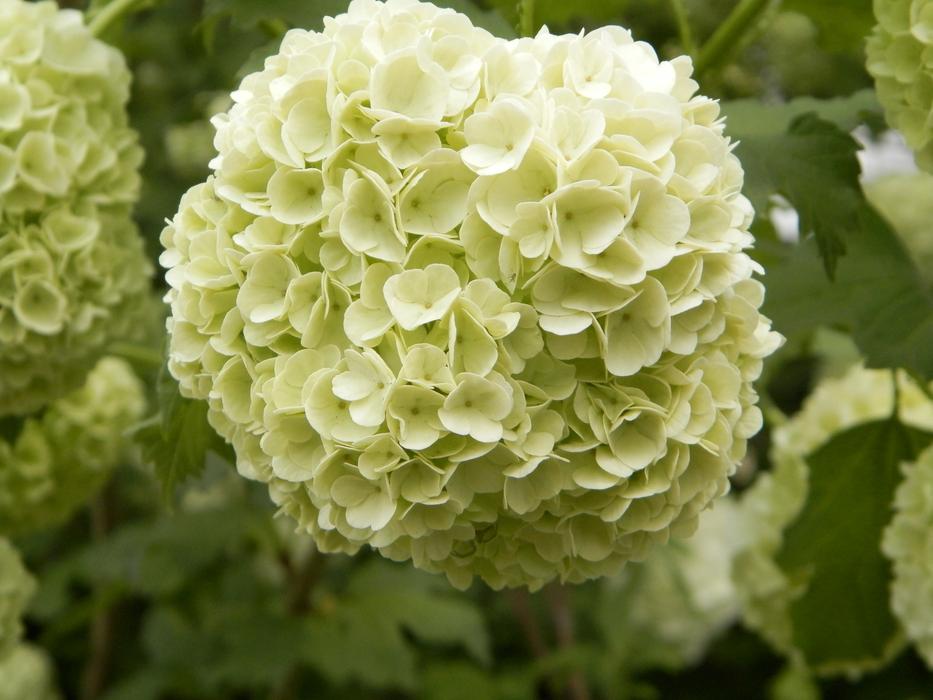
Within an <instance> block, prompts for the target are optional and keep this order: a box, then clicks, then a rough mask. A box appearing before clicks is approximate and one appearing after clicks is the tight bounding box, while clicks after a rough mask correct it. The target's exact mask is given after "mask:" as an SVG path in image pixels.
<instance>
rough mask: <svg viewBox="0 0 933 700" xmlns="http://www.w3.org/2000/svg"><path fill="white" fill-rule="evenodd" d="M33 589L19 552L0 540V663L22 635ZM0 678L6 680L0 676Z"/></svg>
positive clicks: (32, 581)
mask: <svg viewBox="0 0 933 700" xmlns="http://www.w3.org/2000/svg"><path fill="white" fill-rule="evenodd" d="M35 587H36V584H35V581H34V580H33V578H32V576H30V575H29V572H28V571H26V569H25V567H24V566H23V562H22V560H21V559H20V556H19V552H17V551H16V549H15V548H14V547H13V545H11V544H10V543H9V542H8V541H7V540H6V539H3V538H2V537H0V659H2V658H3V657H4V656H5V655H6V654H8V653H9V652H10V650H11V649H13V647H14V646H15V645H16V644H17V643H18V642H19V638H20V635H21V634H22V631H23V627H22V616H23V611H24V610H25V609H26V604H27V603H28V602H29V599H30V598H32V594H33V591H34V590H35ZM0 668H2V666H0ZM0 678H5V676H3V675H2V673H0ZM2 685H3V684H2V683H0V686H2Z"/></svg>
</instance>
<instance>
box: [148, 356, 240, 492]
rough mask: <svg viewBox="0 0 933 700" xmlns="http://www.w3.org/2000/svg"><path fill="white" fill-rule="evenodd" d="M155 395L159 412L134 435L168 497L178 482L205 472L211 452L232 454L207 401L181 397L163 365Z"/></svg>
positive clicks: (231, 458) (228, 456)
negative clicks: (212, 419) (210, 415)
mask: <svg viewBox="0 0 933 700" xmlns="http://www.w3.org/2000/svg"><path fill="white" fill-rule="evenodd" d="M158 399H159V410H158V413H157V414H156V415H155V416H153V417H151V418H150V419H149V420H147V421H146V422H144V423H142V424H141V425H140V426H139V427H138V428H137V429H136V431H135V433H134V439H135V440H136V442H137V443H138V444H139V445H140V447H141V448H142V453H143V459H144V460H145V461H146V462H148V463H149V464H150V465H151V466H152V467H153V469H154V470H155V474H156V477H157V478H158V479H159V481H160V482H161V484H162V492H163V495H164V496H165V498H166V499H169V498H171V497H172V495H173V494H174V493H175V488H176V487H177V486H178V485H180V484H182V483H183V482H185V481H186V480H188V479H190V478H193V477H197V476H200V475H201V474H203V473H204V468H205V466H206V464H207V459H208V455H209V454H210V453H214V454H216V455H217V456H218V457H221V458H222V459H225V460H226V461H228V462H231V463H232V462H233V461H234V460H235V456H234V454H233V450H232V448H231V447H230V446H229V445H228V444H227V443H226V442H224V440H223V439H222V438H221V437H220V436H219V435H218V434H217V433H216V432H214V429H213V428H212V427H211V425H210V423H208V421H207V403H205V402H204V401H195V400H192V399H186V398H185V397H183V396H182V395H181V394H180V393H179V391H178V383H177V382H176V381H175V380H174V379H173V378H172V376H171V375H170V374H169V373H168V372H167V371H166V370H165V369H163V371H162V372H161V374H160V375H159V386H158Z"/></svg>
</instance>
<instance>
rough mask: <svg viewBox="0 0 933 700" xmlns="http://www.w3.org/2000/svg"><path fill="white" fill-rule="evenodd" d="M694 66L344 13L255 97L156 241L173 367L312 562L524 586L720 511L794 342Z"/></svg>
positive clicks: (446, 24)
mask: <svg viewBox="0 0 933 700" xmlns="http://www.w3.org/2000/svg"><path fill="white" fill-rule="evenodd" d="M690 73H691V63H690V60H689V59H688V58H685V57H681V58H678V59H675V60H673V61H670V62H666V61H665V62H660V61H659V60H658V58H657V56H656V55H655V53H654V51H653V50H652V49H651V47H650V46H648V45H647V44H644V43H641V42H635V41H633V39H632V37H631V35H630V33H629V32H628V31H627V30H625V29H622V28H620V27H608V28H603V29H600V30H598V31H595V32H592V33H590V34H586V35H579V36H574V35H571V36H553V35H551V34H549V33H548V32H547V31H546V30H542V31H541V32H540V33H539V34H538V35H537V36H536V37H535V38H534V39H520V40H515V41H505V40H501V39H497V38H495V37H493V36H492V35H490V34H489V33H487V32H486V31H484V30H482V29H479V28H476V27H474V26H472V25H471V23H470V21H469V20H468V19H467V18H466V17H465V16H463V15H461V14H458V13H456V12H453V11H450V10H439V9H438V8H436V7H435V6H433V5H430V4H425V3H419V2H414V1H407V0H390V1H389V2H388V3H385V4H383V3H381V2H374V1H372V0H355V1H354V2H353V3H352V4H351V5H350V8H349V11H348V13H347V14H344V15H341V16H339V17H336V18H333V19H330V18H329V19H327V20H326V21H325V28H324V31H323V32H322V33H317V32H308V31H300V30H293V31H291V32H289V33H288V34H287V35H286V36H285V38H284V40H283V42H282V46H281V50H280V52H279V53H278V54H277V55H275V56H272V57H270V58H268V59H267V60H266V63H265V68H264V70H262V71H260V72H257V73H254V74H252V75H249V76H247V77H246V78H245V79H244V80H243V83H242V85H241V86H240V88H239V89H238V90H236V91H235V92H234V93H233V95H232V96H233V100H234V105H233V107H232V108H231V109H230V111H229V112H228V113H226V114H223V115H220V116H218V117H216V118H215V119H214V123H215V126H216V127H217V135H216V138H215V145H216V147H217V149H218V151H219V155H218V156H217V157H216V158H215V159H214V160H213V161H212V163H211V166H212V168H213V171H214V172H213V175H212V177H211V178H210V179H208V181H207V182H205V183H203V184H201V185H198V186H196V187H194V188H193V189H191V190H190V191H189V192H188V193H187V194H186V195H185V197H184V199H183V200H182V202H181V206H180V211H179V212H178V214H177V215H176V216H175V218H174V220H173V221H172V222H171V223H170V224H169V226H168V227H167V228H166V229H165V230H164V232H163V235H162V241H163V244H164V246H165V248H166V251H165V252H164V254H163V257H162V262H163V264H164V265H165V266H166V267H167V268H169V270H168V274H167V279H168V281H169V284H170V285H171V290H170V292H169V294H168V300H169V301H170V302H171V305H172V319H171V320H170V322H169V328H170V331H171V335H172V342H171V355H170V368H171V371H172V373H173V374H174V375H175V376H176V377H177V378H178V379H179V380H180V382H181V386H182V390H183V391H184V392H185V393H186V394H187V395H189V396H193V397H198V398H205V399H208V400H209V402H210V407H211V413H210V416H211V421H212V424H213V425H214V426H215V428H216V429H217V430H218V431H219V432H220V433H221V434H222V435H224V436H225V437H226V438H227V439H228V440H230V441H231V442H232V443H233V445H234V447H235V448H236V451H237V454H238V465H239V468H240V471H241V472H242V473H243V474H244V475H245V476H248V477H250V478H255V479H259V480H262V481H264V482H268V483H269V486H270V490H271V493H272V497H273V499H274V500H275V501H276V503H278V504H279V505H280V506H281V510H282V511H284V512H285V513H287V514H288V515H290V516H292V517H294V518H295V519H296V520H297V521H298V522H299V523H300V525H301V527H302V528H303V529H305V530H306V531H307V532H309V533H311V534H312V535H313V536H314V537H315V539H316V540H317V542H318V544H319V546H321V547H322V548H323V549H325V550H328V551H346V552H353V551H355V550H357V549H358V548H359V547H360V546H361V545H365V544H368V545H371V546H372V547H375V548H377V549H378V550H379V551H381V552H382V553H383V554H384V555H385V556H387V557H390V558H392V559H398V560H408V559H410V560H412V561H413V562H414V564H415V565H416V566H418V567H421V568H423V569H426V570H429V571H440V572H444V573H446V574H447V576H448V577H449V578H450V580H451V581H452V582H453V583H454V584H455V585H458V586H465V585H467V584H468V583H469V582H470V580H471V579H472V577H473V576H474V575H478V576H480V577H481V578H483V579H484V580H485V581H486V582H488V583H489V584H490V585H492V586H494V587H501V586H516V585H528V586H530V587H537V586H540V585H542V584H543V583H544V582H546V581H548V580H549V579H552V578H554V577H557V576H559V577H560V578H562V579H563V580H568V581H580V580H583V579H587V578H591V577H596V576H600V575H603V574H606V573H608V572H611V571H614V570H615V569H617V568H618V566H619V564H620V563H621V562H624V561H625V560H628V559H637V558H641V557H643V556H644V554H645V553H646V552H647V550H648V548H649V546H650V545H651V544H652V543H653V542H655V541H664V540H666V539H667V538H668V537H669V535H671V534H689V533H690V532H692V530H693V528H694V527H695V525H696V518H697V514H698V513H699V512H700V511H702V510H703V509H704V508H706V507H707V505H708V504H709V503H710V501H711V500H712V499H714V498H716V497H717V496H719V495H721V494H722V493H723V492H725V491H726V490H727V488H728V487H727V477H728V475H729V474H730V473H731V472H732V471H733V469H734V466H735V464H736V462H737V461H738V460H739V459H741V458H742V456H743V454H744V452H745V448H746V439H747V438H748V437H749V436H750V435H752V434H754V433H755V432H756V431H757V430H758V428H759V426H760V423H761V416H760V413H759V411H758V409H757V408H756V406H755V402H756V394H755V392H754V390H753V389H752V386H751V382H752V381H753V380H754V379H755V378H756V377H757V376H758V374H759V372H760V368H761V361H762V358H763V357H764V356H766V355H767V354H769V353H770V352H772V351H773V350H774V348H775V347H776V346H777V345H778V344H779V342H780V338H779V336H777V335H776V334H774V333H772V332H771V331H770V330H769V324H768V322H767V320H766V319H764V318H762V317H761V316H760V314H759V312H758V307H759V306H760V304H761V301H762V296H763V289H762V286H761V284H760V283H758V282H757V281H754V280H753V279H751V276H752V273H753V271H755V269H756V266H755V264H754V263H753V262H752V261H751V259H750V258H749V257H748V256H747V255H746V254H745V253H744V252H743V249H744V248H746V247H748V246H749V245H750V244H751V243H752V237H751V236H750V234H749V233H748V225H749V223H750V221H751V219H752V214H753V212H752V209H751V206H750V205H749V202H748V201H747V199H746V198H745V197H744V196H742V194H741V186H742V179H743V173H742V169H741V166H740V164H739V162H738V160H737V159H736V158H735V156H734V155H733V154H732V153H731V146H730V143H729V141H728V139H727V138H725V137H724V135H723V123H722V120H721V119H720V118H719V108H718V105H717V104H716V102H714V101H712V100H709V99H707V98H704V97H700V96H697V95H696V94H695V93H696V90H697V85H696V83H695V82H694V81H693V80H692V79H691V78H690Z"/></svg>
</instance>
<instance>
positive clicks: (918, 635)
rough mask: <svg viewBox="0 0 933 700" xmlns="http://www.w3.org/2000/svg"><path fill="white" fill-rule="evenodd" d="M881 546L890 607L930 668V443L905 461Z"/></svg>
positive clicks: (932, 491) (932, 586)
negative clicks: (888, 566)
mask: <svg viewBox="0 0 933 700" xmlns="http://www.w3.org/2000/svg"><path fill="white" fill-rule="evenodd" d="M904 477H905V478H904V481H902V482H901V485H900V486H899V487H898V489H897V495H896V496H895V498H894V511H895V515H894V520H892V521H891V524H890V525H889V526H888V528H887V529H886V530H885V533H884V539H883V540H882V550H883V551H884V553H885V554H886V555H887V556H888V558H889V559H891V562H892V563H893V565H894V581H893V583H892V585H891V607H892V609H893V610H894V614H895V615H896V616H897V618H898V619H899V620H900V622H901V624H902V625H903V626H904V630H905V631H906V633H907V637H908V639H910V640H911V641H912V642H913V643H914V644H915V645H916V647H917V650H918V651H919V652H920V655H921V656H922V657H923V659H924V660H925V661H926V662H927V665H928V666H930V667H931V668H933V447H930V448H927V449H926V451H924V452H923V453H922V454H921V455H920V456H919V457H918V458H917V461H916V462H915V463H914V464H910V465H907V466H906V468H905V472H904Z"/></svg>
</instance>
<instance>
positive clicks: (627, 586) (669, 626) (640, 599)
mask: <svg viewBox="0 0 933 700" xmlns="http://www.w3.org/2000/svg"><path fill="white" fill-rule="evenodd" d="M743 536H744V535H743V523H742V518H741V515H740V512H739V509H738V506H737V503H736V501H735V499H734V498H733V497H731V496H729V497H726V498H722V499H720V500H718V501H717V502H716V503H715V504H714V506H713V507H712V508H711V509H710V511H709V512H708V513H704V514H703V516H702V517H701V518H700V525H699V528H698V529H697V531H696V533H694V534H693V535H692V536H691V537H690V538H689V539H687V540H685V541H678V540H674V541H671V542H669V543H668V544H666V545H663V546H660V547H656V548H654V549H653V550H652V551H651V553H650V554H649V555H648V557H647V558H646V559H645V561H643V562H639V563H637V564H632V565H630V566H627V567H625V569H624V570H623V571H622V573H621V574H620V575H619V576H618V577H614V578H610V579H607V580H606V582H605V584H604V586H605V587H606V589H607V591H613V595H614V596H615V598H616V599H617V600H618V601H619V603H618V605H619V608H620V609H619V610H618V613H617V616H616V617H614V618H613V619H612V620H611V621H610V622H608V625H610V626H612V627H613V628H618V627H620V626H621V627H624V628H625V637H626V639H627V640H628V641H629V646H627V647H626V649H625V661H626V663H627V664H629V665H630V667H633V668H634V667H640V666H644V667H655V666H660V667H664V668H672V669H677V668H681V667H683V666H689V665H692V664H695V663H698V662H700V660H701V659H702V657H703V655H704V653H705V652H706V649H707V648H708V647H709V644H710V642H712V641H713V640H714V639H715V637H716V636H717V635H718V634H719V633H721V632H722V631H723V630H724V629H725V628H726V627H728V626H729V625H730V624H731V623H733V622H734V621H735V620H736V619H737V618H738V614H739V602H738V598H737V597H736V592H735V586H734V584H733V582H732V576H731V569H732V559H733V557H734V555H735V553H736V552H737V551H738V549H739V548H740V546H741V544H742V538H743ZM612 634H613V635H618V634H619V630H618V629H614V631H613V632H612Z"/></svg>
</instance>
